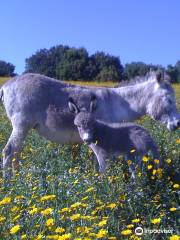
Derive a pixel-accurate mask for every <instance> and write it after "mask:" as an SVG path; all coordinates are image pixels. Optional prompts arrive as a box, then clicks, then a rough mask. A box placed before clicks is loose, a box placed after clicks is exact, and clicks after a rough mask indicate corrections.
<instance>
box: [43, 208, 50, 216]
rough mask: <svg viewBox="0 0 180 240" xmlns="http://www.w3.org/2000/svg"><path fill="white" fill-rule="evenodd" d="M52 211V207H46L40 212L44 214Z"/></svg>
mask: <svg viewBox="0 0 180 240" xmlns="http://www.w3.org/2000/svg"><path fill="white" fill-rule="evenodd" d="M52 212H53V209H52V208H46V209H44V210H42V211H41V214H42V215H44V216H46V215H49V214H51V213H52Z"/></svg>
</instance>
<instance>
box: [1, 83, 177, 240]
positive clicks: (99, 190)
mask: <svg viewBox="0 0 180 240" xmlns="http://www.w3.org/2000/svg"><path fill="white" fill-rule="evenodd" d="M3 81H4V79H0V82H3ZM111 84H112V83H111ZM111 84H110V85H111ZM174 87H175V90H176V96H177V103H178V109H179V110H180V85H175V86H174ZM139 123H140V124H142V125H143V126H145V127H146V128H147V129H148V130H149V131H150V132H151V134H152V136H153V137H154V138H155V140H156V142H157V144H158V146H159V149H160V153H161V156H162V157H163V160H164V166H163V169H158V170H156V169H155V168H154V164H156V163H157V161H156V162H155V163H154V162H153V161H152V159H151V158H148V159H146V158H144V162H143V170H142V171H141V170H140V169H137V179H136V181H135V182H132V181H131V180H130V178H129V173H128V171H127V166H124V165H123V164H122V163H121V159H119V161H118V160H117V161H116V162H114V163H112V164H111V166H110V168H109V170H108V171H107V174H106V175H105V176H103V177H102V176H99V174H98V172H97V170H96V169H97V164H96V160H95V157H94V156H93V154H92V152H91V151H89V149H88V148H87V146H86V145H83V146H78V145H73V146H68V145H64V146H62V145H58V144H55V143H52V142H49V141H46V140H44V139H42V138H40V137H39V136H38V135H37V134H36V132H34V131H31V132H30V134H29V136H28V138H27V139H26V142H25V144H24V150H23V152H22V154H21V159H22V160H21V170H20V172H19V173H18V174H17V175H16V177H15V178H14V179H13V180H12V181H11V184H10V185H9V186H5V185H4V181H3V179H2V173H0V240H12V239H16V240H19V239H33V240H35V239H36V240H38V239H58V240H68V239H71V240H91V239H94V240H96V239H102V240H107V239H109V240H115V239H120V240H121V239H122V240H123V239H134V240H138V239H142V240H156V239H162V240H165V239H170V240H177V239H179V237H178V234H179V233H178V226H179V222H178V210H179V198H178V192H179V184H178V183H177V182H176V181H175V180H173V179H171V178H170V177H169V175H168V173H167V169H168V168H169V167H171V168H172V170H173V171H174V172H178V170H179V157H180V147H179V146H180V145H179V144H180V130H178V131H176V132H168V131H167V130H166V129H165V128H164V127H162V126H160V125H159V124H158V123H156V122H154V121H153V120H150V119H149V118H148V117H145V118H143V119H141V120H139ZM10 132H11V126H10V123H9V121H8V120H7V117H6V114H5V112H4V109H3V107H1V106H0V152H1V151H2V148H3V147H4V145H5V143H6V141H7V139H8V137H9V135H10ZM79 148H80V150H79ZM1 157H2V156H1ZM128 164H131V162H130V161H128ZM136 227H142V228H143V229H144V234H143V236H137V235H136V234H135V229H136ZM153 230H161V231H164V232H163V233H153ZM147 231H149V233H148V232H147ZM150 231H151V232H150Z"/></svg>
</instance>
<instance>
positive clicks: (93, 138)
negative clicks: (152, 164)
mask: <svg viewBox="0 0 180 240" xmlns="http://www.w3.org/2000/svg"><path fill="white" fill-rule="evenodd" d="M74 124H75V125H76V126H77V128H78V131H79V135H80V137H81V139H82V140H83V141H84V142H87V144H88V145H89V147H90V148H91V149H92V150H93V152H94V153H95V155H96V157H97V160H98V163H99V171H100V172H101V173H103V172H104V171H105V169H106V160H107V159H109V158H110V157H111V156H119V155H120V154H125V155H126V156H127V157H128V159H131V160H135V159H133V158H134V157H136V158H137V157H138V165H139V166H140V167H141V163H142V157H143V156H144V155H146V154H147V153H148V152H149V151H151V153H152V156H153V158H154V159H159V153H158V149H157V147H156V144H155V142H154V140H153V139H152V137H151V136H150V134H149V133H148V132H147V131H146V130H145V129H144V128H143V127H141V126H139V125H137V124H133V123H121V124H118V123H117V124H116V123H115V124H107V123H104V122H102V121H98V120H96V119H95V118H94V117H93V114H92V113H88V112H79V113H77V115H76V117H75V119H74ZM132 149H134V150H135V152H134V153H133V154H132V153H131V150H132ZM132 155H134V156H132ZM130 171H131V172H132V177H134V167H133V164H132V167H131V169H130Z"/></svg>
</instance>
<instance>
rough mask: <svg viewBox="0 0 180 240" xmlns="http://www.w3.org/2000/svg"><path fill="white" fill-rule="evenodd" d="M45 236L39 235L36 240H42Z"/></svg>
mask: <svg viewBox="0 0 180 240" xmlns="http://www.w3.org/2000/svg"><path fill="white" fill-rule="evenodd" d="M43 237H44V236H43V235H42V234H41V233H40V234H38V236H37V237H36V238H35V239H34V240H40V239H42V238H43Z"/></svg>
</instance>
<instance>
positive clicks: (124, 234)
mask: <svg viewBox="0 0 180 240" xmlns="http://www.w3.org/2000/svg"><path fill="white" fill-rule="evenodd" d="M130 234H132V230H130V229H126V230H123V231H122V232H121V235H123V236H127V235H130Z"/></svg>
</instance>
